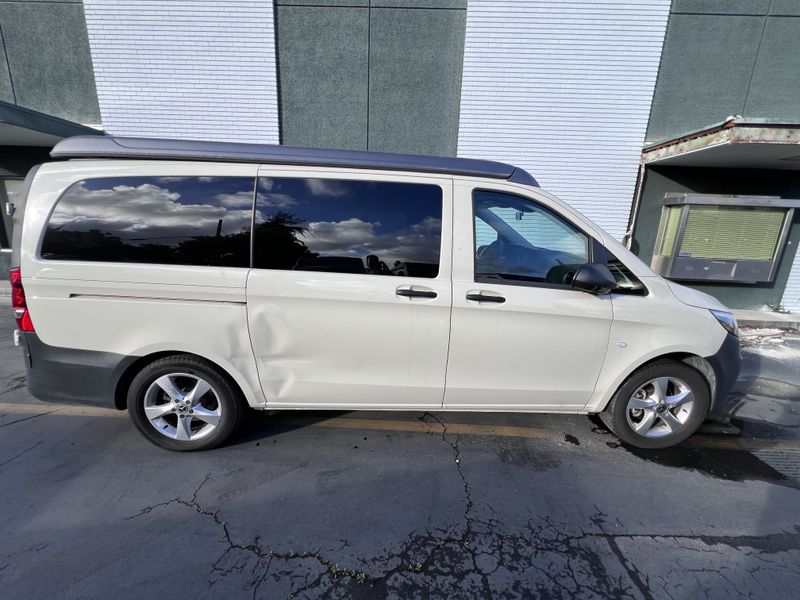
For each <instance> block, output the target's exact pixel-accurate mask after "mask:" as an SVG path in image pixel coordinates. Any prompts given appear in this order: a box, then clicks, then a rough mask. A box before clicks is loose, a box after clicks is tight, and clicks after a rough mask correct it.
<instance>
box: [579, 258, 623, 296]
mask: <svg viewBox="0 0 800 600" xmlns="http://www.w3.org/2000/svg"><path fill="white" fill-rule="evenodd" d="M572 287H574V288H575V289H576V290H582V291H584V292H589V293H590V294H606V293H608V292H610V291H611V290H613V289H615V288H616V287H617V280H616V279H614V276H613V275H612V274H611V271H609V270H608V267H607V266H605V265H603V264H600V263H588V264H585V265H581V268H580V269H578V272H577V273H575V277H573V278H572Z"/></svg>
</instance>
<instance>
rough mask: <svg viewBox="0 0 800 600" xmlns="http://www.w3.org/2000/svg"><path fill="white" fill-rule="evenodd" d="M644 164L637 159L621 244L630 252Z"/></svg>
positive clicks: (640, 194)
mask: <svg viewBox="0 0 800 600" xmlns="http://www.w3.org/2000/svg"><path fill="white" fill-rule="evenodd" d="M645 168H646V167H645V163H644V157H642V158H640V159H639V173H638V175H637V176H636V188H635V191H634V194H633V206H632V207H631V215H630V219H629V220H628V231H626V232H625V235H624V236H622V243H623V244H624V245H625V247H626V248H627V249H628V250H630V249H631V246H632V245H633V229H634V227H635V226H636V217H638V216H639V204H641V201H642V188H643V187H644V176H645Z"/></svg>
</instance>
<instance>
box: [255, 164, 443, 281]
mask: <svg viewBox="0 0 800 600" xmlns="http://www.w3.org/2000/svg"><path fill="white" fill-rule="evenodd" d="M441 230H442V189H441V188H440V187H439V186H436V185H426V184H417V183H396V182H379V181H350V180H341V179H294V178H266V177H262V178H260V179H259V181H258V194H257V201H256V221H255V236H254V238H255V239H254V244H255V246H254V261H255V262H254V266H255V267H256V268H261V269H281V270H297V271H328V272H335V273H361V274H371V275H399V276H409V277H436V276H437V274H438V273H439V251H440V246H441Z"/></svg>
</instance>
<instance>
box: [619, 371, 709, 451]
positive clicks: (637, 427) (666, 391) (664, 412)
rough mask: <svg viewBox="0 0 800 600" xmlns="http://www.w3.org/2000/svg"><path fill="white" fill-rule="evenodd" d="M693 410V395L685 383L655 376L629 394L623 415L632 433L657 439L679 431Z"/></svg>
mask: <svg viewBox="0 0 800 600" xmlns="http://www.w3.org/2000/svg"><path fill="white" fill-rule="evenodd" d="M693 410H694V393H693V392H692V389H691V388H690V387H689V386H688V385H687V384H686V383H685V382H684V381H682V380H680V379H677V378H675V377H657V378H655V379H651V380H650V381H648V382H646V383H644V384H642V385H641V386H639V388H638V389H636V391H634V392H633V394H631V396H630V398H629V399H628V405H627V407H626V410H625V416H626V418H627V421H628V425H629V426H630V427H631V429H633V431H634V432H636V433H637V434H639V435H641V436H644V437H648V438H656V437H663V436H666V435H673V434H676V433H678V432H680V431H682V430H683V429H684V428H685V427H686V426H687V423H688V421H689V419H690V417H691V415H692V412H693Z"/></svg>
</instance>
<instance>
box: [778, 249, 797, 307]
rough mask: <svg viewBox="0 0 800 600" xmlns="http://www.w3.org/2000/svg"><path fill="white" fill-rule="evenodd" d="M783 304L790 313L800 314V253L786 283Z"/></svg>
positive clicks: (795, 258)
mask: <svg viewBox="0 0 800 600" xmlns="http://www.w3.org/2000/svg"><path fill="white" fill-rule="evenodd" d="M790 243H791V242H790ZM788 250H789V247H788V246H787V248H786V251H788ZM781 304H783V307H784V308H785V309H786V310H788V311H789V312H792V313H800V251H798V252H797V254H796V255H795V257H794V264H793V265H792V270H791V271H790V272H789V279H788V281H787V282H786V290H785V291H784V292H783V299H782V300H781Z"/></svg>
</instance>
